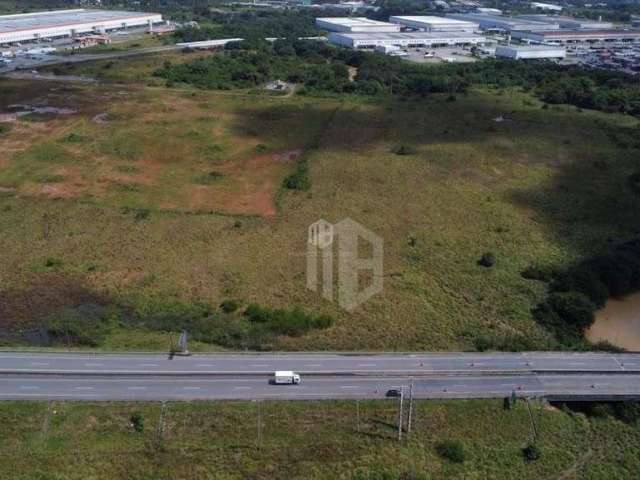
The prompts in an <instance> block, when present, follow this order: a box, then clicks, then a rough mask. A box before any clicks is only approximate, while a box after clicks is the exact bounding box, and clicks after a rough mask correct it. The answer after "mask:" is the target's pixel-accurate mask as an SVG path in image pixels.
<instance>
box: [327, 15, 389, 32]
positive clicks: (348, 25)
mask: <svg viewBox="0 0 640 480" xmlns="http://www.w3.org/2000/svg"><path fill="white" fill-rule="evenodd" d="M316 26H317V27H318V28H321V29H323V30H327V31H329V32H345V33H367V32H387V33H390V32H399V31H400V25H397V24H395V23H387V22H379V21H377V20H370V19H368V18H364V17H332V18H316Z"/></svg>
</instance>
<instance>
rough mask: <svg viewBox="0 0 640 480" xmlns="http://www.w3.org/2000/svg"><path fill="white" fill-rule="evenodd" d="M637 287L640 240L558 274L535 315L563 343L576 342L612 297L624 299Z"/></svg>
mask: <svg viewBox="0 0 640 480" xmlns="http://www.w3.org/2000/svg"><path fill="white" fill-rule="evenodd" d="M529 273H530V272H529ZM637 290H640V240H632V241H629V242H625V243H623V244H621V245H619V246H618V247H616V248H615V249H613V250H612V251H611V252H608V253H605V254H602V255H598V256H594V257H590V258H587V259H585V260H583V261H581V262H580V263H579V264H578V265H576V266H574V267H573V268H571V269H569V270H568V271H566V272H562V273H560V274H557V275H556V276H555V277H554V278H553V280H552V281H551V283H550V284H549V291H550V294H549V296H548V298H547V299H546V301H544V302H542V303H541V304H539V305H538V306H537V307H536V309H535V311H534V316H535V318H536V319H537V320H538V321H539V322H540V323H541V324H542V325H544V326H545V327H547V328H550V329H551V330H552V331H553V332H554V333H555V334H556V336H557V337H558V339H559V340H560V341H561V342H562V343H563V344H565V345H567V346H572V345H576V344H579V343H580V342H581V341H582V340H583V335H584V332H585V330H586V329H587V328H589V327H590V326H591V325H592V324H593V322H594V314H595V312H596V310H597V309H599V308H602V307H603V306H604V305H605V303H606V301H607V300H608V299H609V298H610V297H614V298H621V297H624V296H625V295H628V294H630V293H632V292H635V291H637Z"/></svg>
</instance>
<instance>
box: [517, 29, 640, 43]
mask: <svg viewBox="0 0 640 480" xmlns="http://www.w3.org/2000/svg"><path fill="white" fill-rule="evenodd" d="M511 38H513V39H517V40H521V41H523V42H531V43H542V44H544V43H576V42H615V41H627V42H635V41H638V40H640V30H613V29H611V30H557V31H546V30H540V31H537V30H534V31H519V30H514V31H512V32H511Z"/></svg>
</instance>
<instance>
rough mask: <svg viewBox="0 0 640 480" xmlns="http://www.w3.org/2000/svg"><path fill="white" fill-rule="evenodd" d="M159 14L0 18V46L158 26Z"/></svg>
mask: <svg viewBox="0 0 640 480" xmlns="http://www.w3.org/2000/svg"><path fill="white" fill-rule="evenodd" d="M162 21H163V20H162V15H160V14H158V13H141V12H124V11H115V10H86V9H76V10H54V11H50V12H37V13H23V14H17V15H2V16H0V44H8V43H15V42H27V41H33V40H38V39H42V38H58V37H71V36H74V35H77V34H82V33H104V32H107V31H110V30H118V29H123V28H130V27H143V26H147V27H149V28H152V27H153V25H154V24H157V23H161V22H162Z"/></svg>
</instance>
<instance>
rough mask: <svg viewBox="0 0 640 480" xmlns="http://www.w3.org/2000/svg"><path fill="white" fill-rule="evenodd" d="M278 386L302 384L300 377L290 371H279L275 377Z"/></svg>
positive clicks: (274, 381)
mask: <svg viewBox="0 0 640 480" xmlns="http://www.w3.org/2000/svg"><path fill="white" fill-rule="evenodd" d="M273 383H275V384H276V385H297V384H299V383H300V375H298V374H297V373H295V372H291V371H288V370H282V371H278V372H276V373H275V374H274V376H273Z"/></svg>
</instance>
